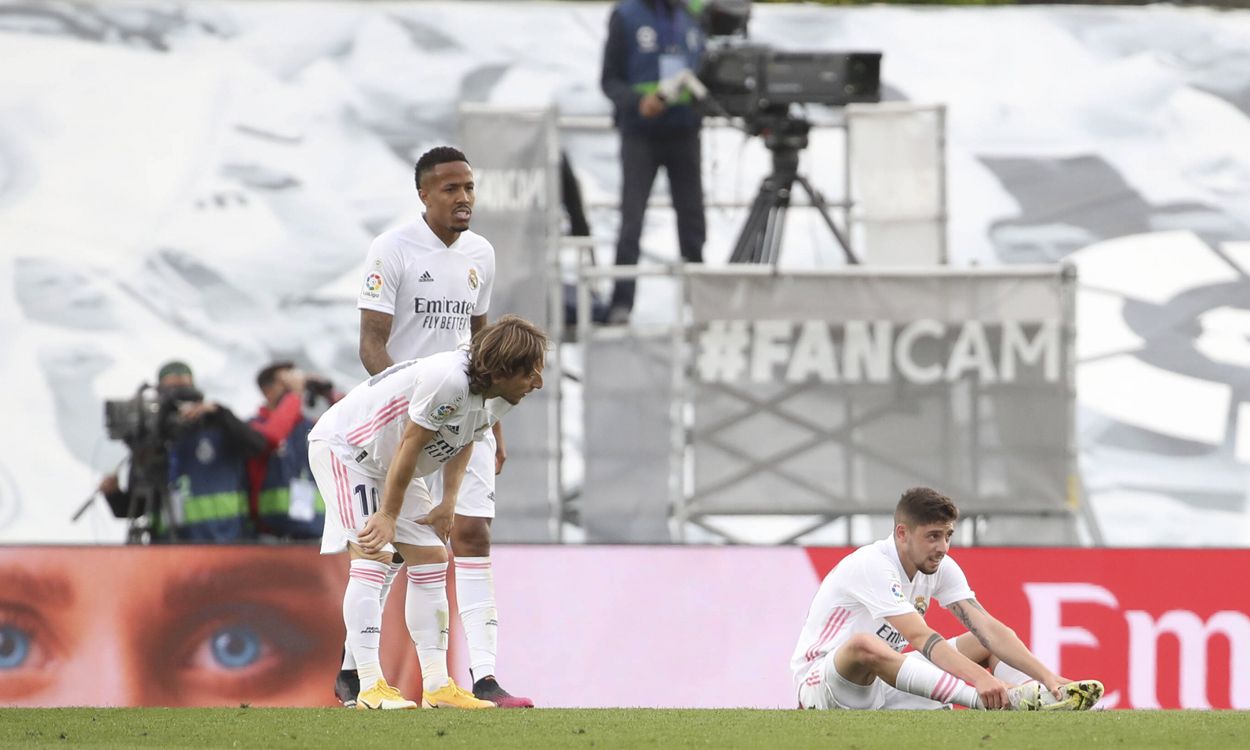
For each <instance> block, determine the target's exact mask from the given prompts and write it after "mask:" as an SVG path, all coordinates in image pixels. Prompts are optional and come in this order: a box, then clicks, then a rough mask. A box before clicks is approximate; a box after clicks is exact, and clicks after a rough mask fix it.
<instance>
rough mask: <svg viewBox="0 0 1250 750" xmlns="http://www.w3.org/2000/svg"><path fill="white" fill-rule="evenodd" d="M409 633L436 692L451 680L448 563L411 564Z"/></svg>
mask: <svg viewBox="0 0 1250 750" xmlns="http://www.w3.org/2000/svg"><path fill="white" fill-rule="evenodd" d="M404 617H405V619H407V621H408V633H409V634H410V635H411V636H412V642H413V643H414V644H415V645H416V647H417V660H418V661H420V662H421V683H422V685H423V688H424V690H425V692H427V693H432V692H434V691H435V690H438V689H439V688H441V687H443V686H444V685H446V684H447V680H448V679H449V678H448V676H447V632H448V622H449V619H450V618H449V615H448V606H447V563H445V562H441V563H432V564H428V565H409V566H408V596H407V599H406V601H405V602H404Z"/></svg>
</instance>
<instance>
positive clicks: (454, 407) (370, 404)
mask: <svg viewBox="0 0 1250 750" xmlns="http://www.w3.org/2000/svg"><path fill="white" fill-rule="evenodd" d="M468 363H469V352H468V349H457V350H455V351H450V352H440V353H438V354H432V355H430V356H428V357H424V358H422V359H414V360H407V361H404V362H396V363H395V364H393V365H391V366H390V367H388V368H386V369H385V370H383V371H382V372H380V373H378V374H377V375H374V376H373V377H371V378H369V379H368V380H366V381H364V382H363V383H361V384H360V385H358V386H356V387H355V388H353V389H352V390H351V391H350V392H349V393H348V394H347V395H346V396H344V397H343V398H342V399H341V400H340V401H339V402H338V403H336V404H334V405H333V406H331V407H330V408H329V409H328V410H327V411H326V413H325V414H322V415H321V419H318V420H317V424H316V425H314V426H313V429H312V432H310V433H309V434H308V439H309V440H324V441H326V442H328V443H329V445H330V449H331V450H332V451H334V454H335V455H336V456H338V457H339V460H341V461H342V462H343V463H345V464H349V465H353V466H356V467H358V468H359V470H360V471H361V472H362V473H364V474H366V475H368V476H373V477H376V478H378V479H383V478H385V477H386V471H387V469H388V468H389V467H390V465H391V459H392V458H394V456H395V451H396V450H397V449H398V448H399V441H400V438H401V437H403V434H404V430H405V429H407V427H408V421H409V420H412V421H413V422H416V423H417V424H419V425H421V426H422V427H425V428H426V429H428V430H433V431H434V432H435V433H436V434H435V436H434V438H433V439H432V440H430V442H429V443H427V444H426V446H425V450H423V451H422V452H421V453H420V455H419V457H418V459H417V470H416V472H415V474H414V476H418V477H424V476H428V475H429V474H433V473H434V472H436V471H438V469H439V467H440V466H442V465H443V464H444V463H446V462H447V460H448V459H450V458H451V457H452V456H454V455H456V454H457V453H459V452H460V449H461V448H463V447H464V446H466V445H468V444H469V443H471V442H473V441H474V440H475V439H477V438H478V437H480V436H481V435H482V433H484V432H485V431H486V430H489V429H490V427H491V426H492V425H493V424H494V423H495V422H498V421H499V419H500V417H502V416H503V415H504V414H506V413H507V412H508V410H509V409H511V408H512V404H510V403H508V401H507V400H506V399H502V398H492V399H490V400H484V399H483V398H482V396H481V395H480V394H475V393H470V392H469V376H468V374H467V370H468Z"/></svg>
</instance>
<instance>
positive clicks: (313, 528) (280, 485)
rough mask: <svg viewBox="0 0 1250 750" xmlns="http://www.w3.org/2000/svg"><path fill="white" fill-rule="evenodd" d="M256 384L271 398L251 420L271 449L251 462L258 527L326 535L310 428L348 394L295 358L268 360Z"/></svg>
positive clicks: (280, 533) (301, 535)
mask: <svg viewBox="0 0 1250 750" xmlns="http://www.w3.org/2000/svg"><path fill="white" fill-rule="evenodd" d="M256 385H257V386H259V387H260V392H261V394H263V395H264V397H265V403H264V405H262V406H261V407H260V411H259V412H258V413H257V414H256V416H254V417H252V419H251V421H250V422H249V423H250V424H251V426H252V428H253V429H255V430H256V431H257V432H259V433H260V434H261V435H263V436H264V437H265V441H266V448H265V450H264V451H263V452H262V453H260V454H258V455H256V456H253V457H251V458H249V459H248V462H247V473H248V486H249V489H250V493H249V502H250V505H251V514H252V519H253V521H254V522H255V523H256V530H257V531H258V532H259V533H261V534H265V535H270V536H274V537H279V538H283V539H320V538H321V531H322V526H323V524H324V522H325V502H324V501H323V500H322V498H321V494H320V493H319V492H318V491H317V484H316V482H315V481H314V480H313V478H312V469H311V468H310V467H309V465H308V432H309V431H310V430H311V429H312V427H313V423H314V422H315V421H316V418H317V417H318V416H320V414H321V413H323V412H324V411H325V410H326V409H328V408H329V407H330V404H333V403H334V402H335V401H338V400H339V399H340V398H342V395H343V394H341V393H338V392H336V391H335V390H334V387H333V385H332V384H331V383H330V381H329V380H326V379H324V378H319V377H314V376H306V375H305V374H304V373H303V372H302V371H300V370H299V369H298V368H296V366H295V363H294V362H289V361H282V362H274V363H273V364H270V365H268V366H266V367H265V368H264V369H262V370H261V371H260V372H259V373H258V374H257V376H256Z"/></svg>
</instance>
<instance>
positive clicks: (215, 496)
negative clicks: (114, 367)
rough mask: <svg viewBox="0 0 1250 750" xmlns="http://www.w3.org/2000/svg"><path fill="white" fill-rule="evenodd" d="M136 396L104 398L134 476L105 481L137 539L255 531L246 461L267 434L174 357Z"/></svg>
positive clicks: (234, 536) (216, 537)
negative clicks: (207, 395) (211, 396)
mask: <svg viewBox="0 0 1250 750" xmlns="http://www.w3.org/2000/svg"><path fill="white" fill-rule="evenodd" d="M150 392H151V389H150V388H149V387H148V386H144V387H141V388H140V390H139V393H138V394H136V396H135V397H134V398H133V399H130V400H126V401H110V402H108V403H106V405H105V419H106V422H107V424H108V430H109V436H110V437H113V438H115V439H120V440H123V441H125V443H126V445H127V447H129V448H130V451H131V456H130V469H129V471H128V472H127V478H128V482H127V484H126V486H125V487H122V486H121V484H120V482H119V481H118V477H117V475H116V474H110V475H108V476H106V477H104V479H103V480H102V481H101V482H100V487H99V489H100V492H101V493H102V494H103V495H104V497H105V499H106V500H107V501H108V503H109V507H110V508H112V510H113V513H114V515H116V516H118V517H120V518H128V519H129V520H130V522H131V530H130V541H132V542H136V541H190V542H235V541H239V540H241V539H243V538H245V537H246V536H248V532H249V527H248V503H247V483H246V475H245V469H244V461H245V460H246V459H247V458H248V457H249V456H251V455H254V454H257V453H260V452H261V451H263V450H264V449H265V447H266V442H265V438H264V436H263V435H261V434H260V433H258V432H256V431H255V430H253V429H252V428H251V427H248V426H247V425H246V424H244V423H243V422H242V421H241V420H240V419H239V418H238V417H236V416H235V415H234V414H233V413H232V412H231V411H230V410H229V409H227V408H226V407H224V406H222V405H220V404H218V403H216V402H214V401H206V400H205V399H204V395H203V394H202V393H201V392H200V391H198V390H196V388H195V379H194V376H193V375H192V373H191V368H190V367H188V366H187V365H186V363H184V362H178V361H173V362H167V363H166V364H164V365H163V366H162V367H161V368H160V371H159V372H158V373H157V385H156V389H155V399H154V400H153V399H152V398H151V396H150Z"/></svg>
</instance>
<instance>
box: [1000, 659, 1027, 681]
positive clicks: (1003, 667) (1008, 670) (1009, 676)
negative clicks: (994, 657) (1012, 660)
mask: <svg viewBox="0 0 1250 750" xmlns="http://www.w3.org/2000/svg"><path fill="white" fill-rule="evenodd" d="M994 676H995V677H997V678H998V679H1000V680H1002V681H1003V682H1005V683H1007V685H1008V686H1010V687H1015V686H1016V685H1023V684H1024V683H1026V682H1028V681H1029V680H1032V679H1033V678H1032V677H1029V676H1028V675H1027V674H1025V673H1024V672H1021V671H1020V670H1018V669H1016V668H1015V667H1013V666H1011V665H1010V664H1008V663H1007V662H1005V661H1000V662H998V663H997V664H995V665H994Z"/></svg>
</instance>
